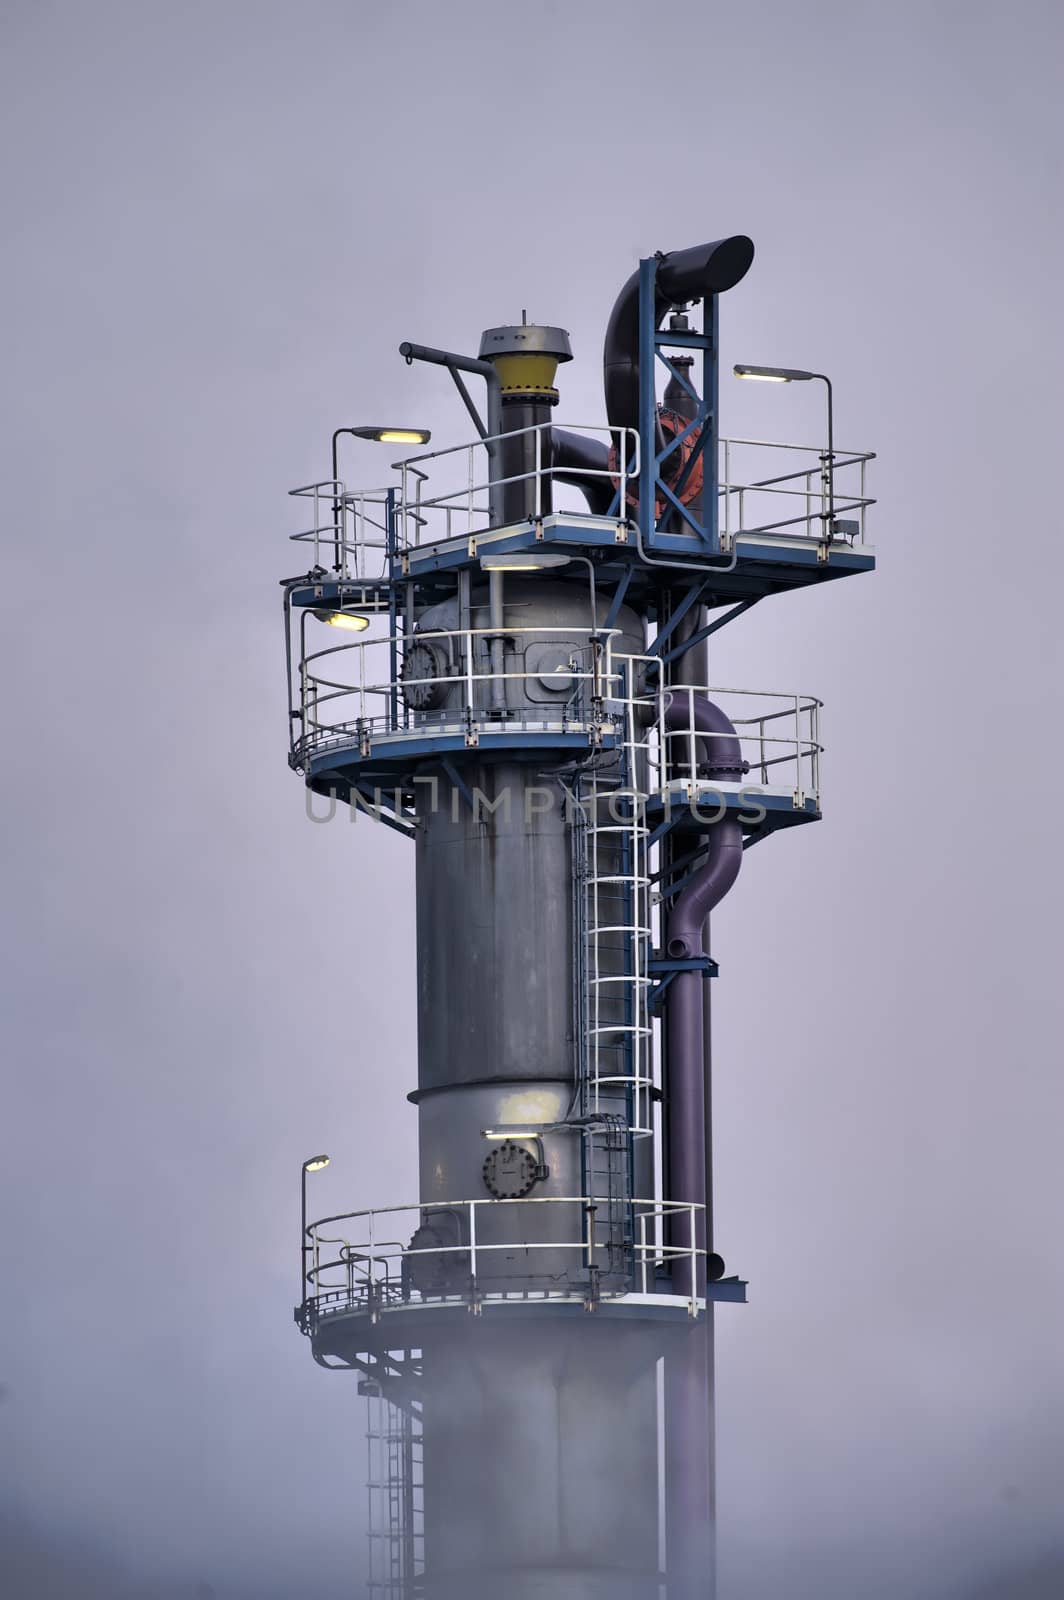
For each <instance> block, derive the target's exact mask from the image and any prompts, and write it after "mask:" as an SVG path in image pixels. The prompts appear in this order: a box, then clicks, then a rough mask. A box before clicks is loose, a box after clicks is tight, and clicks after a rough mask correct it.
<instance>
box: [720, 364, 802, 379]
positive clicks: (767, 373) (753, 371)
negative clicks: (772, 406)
mask: <svg viewBox="0 0 1064 1600" xmlns="http://www.w3.org/2000/svg"><path fill="white" fill-rule="evenodd" d="M732 371H733V372H734V373H735V376H736V377H737V378H760V379H761V380H762V381H763V382H764V383H806V382H807V381H808V380H809V379H810V378H818V377H819V376H820V374H819V373H818V372H803V371H802V369H801V368H800V367H748V366H744V365H742V364H741V363H740V364H739V365H738V366H735V367H733V368H732Z"/></svg>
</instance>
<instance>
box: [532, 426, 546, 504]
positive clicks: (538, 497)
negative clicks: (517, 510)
mask: <svg viewBox="0 0 1064 1600" xmlns="http://www.w3.org/2000/svg"><path fill="white" fill-rule="evenodd" d="M543 426H544V425H543V424H542V423H540V424H539V425H538V426H537V427H536V429H535V435H536V493H535V501H534V509H535V516H536V521H537V522H538V521H539V519H540V517H541V516H542V515H543V482H542V478H541V474H542V471H543Z"/></svg>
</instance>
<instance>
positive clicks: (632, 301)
mask: <svg viewBox="0 0 1064 1600" xmlns="http://www.w3.org/2000/svg"><path fill="white" fill-rule="evenodd" d="M752 259H753V245H752V243H751V242H750V240H749V239H747V238H745V237H743V236H736V237H732V238H728V239H724V240H721V241H718V242H716V243H712V244H706V245H700V246H697V247H695V248H692V249H685V250H680V251H674V252H668V253H661V252H659V253H658V254H656V255H654V256H651V257H649V258H648V259H646V260H644V261H642V262H640V264H639V267H638V270H637V271H636V272H635V273H633V275H632V276H631V277H630V278H629V279H628V281H627V282H626V283H625V285H624V287H623V289H622V290H621V292H620V294H619V296H618V297H617V300H616V303H615V304H614V306H613V309H612V312H611V314H610V317H609V321H608V326H607V331H606V340H605V358H604V375H605V402H606V403H605V413H606V420H605V422H604V423H596V424H593V425H590V426H584V427H574V426H571V427H568V428H561V427H558V426H556V425H555V423H554V421H553V416H554V408H555V406H556V405H557V403H558V398H559V396H558V390H557V389H556V388H555V379H556V376H557V369H558V367H559V365H560V364H561V363H564V362H566V361H568V360H570V359H571V351H570V345H569V338H568V335H567V334H566V333H565V332H564V331H563V330H562V329H561V328H558V327H544V326H538V325H533V324H530V323H528V322H527V321H526V320H525V318H524V315H523V314H522V320H521V322H520V323H515V324H514V325H513V326H508V327H498V328H489V329H488V330H487V332H485V333H484V334H483V336H482V338H481V342H480V350H479V354H478V356H477V357H476V358H473V357H470V356H465V355H459V354H455V353H452V352H450V351H445V350H437V349H431V348H428V347H425V346H422V345H416V344H403V345H401V346H400V352H401V354H402V355H403V356H404V357H405V358H406V360H407V362H408V363H428V364H431V365H434V366H436V367H442V368H445V369H447V371H448V372H449V374H450V376H451V378H452V379H453V380H454V384H455V387H456V389H457V393H458V396H459V398H460V400H461V402H462V404H463V405H464V407H465V410H466V411H467V412H468V414H469V416H470V418H471V419H472V424H473V427H474V428H475V435H476V436H475V437H474V438H473V439H472V442H470V443H464V444H459V445H455V446H453V447H451V448H448V449H442V450H426V449H424V448H419V449H416V450H415V451H414V453H412V454H409V455H407V456H406V457H405V458H404V459H403V460H401V461H398V462H396V463H395V464H394V466H393V468H392V469H391V471H392V477H391V480H390V482H389V484H388V485H387V486H386V487H384V488H381V489H373V490H362V489H352V488H350V487H349V486H348V485H347V484H346V483H344V482H343V481H341V480H340V477H339V474H338V468H337V446H338V441H339V440H340V439H341V437H342V436H343V434H344V433H346V432H353V433H356V434H361V435H362V436H363V437H371V438H377V439H381V440H383V441H384V442H386V443H388V442H393V443H401V442H408V443H411V444H414V445H422V446H423V445H424V444H426V443H427V442H428V436H427V434H422V433H419V432H418V431H417V430H408V429H402V428H351V429H338V430H337V434H336V435H334V437H333V465H332V476H331V477H330V478H329V479H326V480H323V481H319V482H317V483H314V484H310V485H305V486H303V487H302V488H300V489H298V490H294V491H293V493H294V494H296V495H298V496H300V497H301V498H302V499H304V500H306V501H308V502H311V503H312V506H313V522H312V526H311V527H310V528H309V529H307V530H306V531H304V532H302V533H299V534H297V535H295V536H294V537H295V538H296V540H297V541H298V547H299V548H300V550H301V551H302V552H305V555H306V557H307V558H308V559H309V568H308V570H307V571H305V572H304V573H302V574H301V575H300V576H298V577H295V578H292V579H289V580H287V581H286V582H285V584H284V594H285V623H286V635H287V642H288V662H289V688H290V710H291V728H292V737H291V752H290V761H291V765H292V766H293V767H294V768H295V769H296V770H297V771H299V772H300V773H302V774H303V775H304V777H305V780H306V783H307V785H308V786H309V788H310V789H311V790H312V791H314V793H315V794H316V795H318V796H325V797H329V798H328V800H327V801H326V802H325V803H326V804H327V805H333V806H336V805H343V806H354V807H356V808H358V809H359V810H360V811H364V812H365V813H366V814H367V815H371V816H373V817H375V818H376V819H378V820H379V821H380V822H381V823H382V824H385V825H387V826H388V827H391V828H395V829H397V830H398V831H399V832H401V833H403V834H404V835H406V836H407V837H409V839H410V840H411V841H412V844H413V848H414V851H415V856H416V872H417V996H418V1071H417V1082H416V1086H413V1085H412V1086H411V1093H410V1096H409V1098H410V1099H411V1100H412V1101H413V1102H414V1103H415V1104H416V1106H417V1109H418V1118H419V1156H420V1191H419V1194H418V1196H417V1198H416V1199H414V1200H413V1201H412V1202H411V1201H410V1198H409V1197H407V1203H406V1204H405V1205H396V1204H394V1203H392V1202H393V1201H394V1200H401V1199H402V1198H403V1197H402V1196H396V1197H393V1196H389V1195H385V1196H382V1197H381V1199H382V1202H383V1205H382V1207H381V1209H375V1210H372V1211H362V1212H352V1213H348V1214H346V1215H342V1216H332V1217H327V1218H324V1219H323V1220H321V1221H318V1222H313V1223H308V1220H307V1209H306V1196H307V1172H308V1171H311V1170H313V1168H314V1167H315V1166H316V1165H319V1164H324V1162H325V1160H326V1159H327V1158H326V1157H315V1158H311V1160H309V1161H308V1162H306V1163H304V1169H303V1215H302V1232H301V1240H300V1251H301V1278H302V1292H301V1300H300V1304H299V1306H298V1307H297V1310H296V1318H297V1321H298V1323H299V1326H300V1328H301V1329H302V1331H303V1332H304V1333H305V1334H306V1335H307V1336H308V1338H309V1339H310V1342H311V1346H312V1349H313V1353H314V1356H315V1359H316V1360H317V1361H319V1362H320V1363H321V1364H322V1365H324V1366H329V1367H339V1368H342V1369H347V1370H351V1369H354V1370H355V1371H356V1372H357V1373H358V1374H360V1378H359V1385H358V1386H359V1390H360V1392H361V1393H362V1394H363V1395H365V1396H367V1397H368V1401H369V1415H370V1424H369V1443H370V1512H371V1524H370V1560H369V1572H368V1578H367V1586H366V1591H365V1592H368V1593H370V1594H372V1595H382V1596H386V1597H389V1600H410V1597H413V1596H424V1597H426V1600H471V1597H474V1600H475V1597H479V1596H481V1595H484V1596H487V1595H489V1594H490V1595H492V1596H505V1597H506V1600H563V1597H564V1600H606V1597H609V1600H625V1597H629V1600H686V1597H691V1600H694V1597H696V1596H697V1597H699V1600H705V1597H707V1596H712V1594H713V1592H714V1550H713V1524H714V1461H713V1314H714V1307H715V1305H716V1304H717V1303H718V1302H721V1301H742V1300H744V1299H745V1290H746V1285H745V1284H744V1283H743V1282H742V1280H741V1279H739V1278H738V1277H733V1276H729V1275H727V1272H726V1268H725V1265H724V1262H723V1260H722V1259H721V1257H720V1256H719V1255H717V1254H716V1252H715V1242H714V1238H713V1227H712V1182H711V1139H710V1129H711V1095H710V1089H711V1055H710V991H711V987H712V982H713V979H714V978H715V976H716V972H717V967H716V963H715V961H714V960H713V957H712V955H711V953H710V946H709V941H708V930H709V918H710V914H711V912H712V911H713V909H714V907H715V906H716V905H718V904H719V902H720V901H721V899H722V898H723V896H724V895H725V894H727V892H728V890H729V889H730V888H731V887H732V885H733V883H734V882H735V880H736V877H737V875H738V873H739V870H740V867H741V863H742V859H743V854H744V851H745V850H747V849H749V848H750V847H752V846H753V845H755V844H757V843H758V842H760V841H761V840H764V839H765V838H767V836H768V835H769V834H770V833H773V832H775V831H777V830H779V829H782V828H791V827H794V826H796V825H798V824H800V823H808V822H813V821H816V820H817V819H818V818H819V816H820V742H819V712H820V702H819V701H818V700H817V699H816V698H814V697H812V696H804V695H801V694H796V693H792V692H786V693H780V692H773V693H761V692H760V691H753V690H727V691H724V690H714V689H712V688H711V687H709V684H708V670H707V644H706V642H707V640H708V639H709V637H710V636H711V635H712V634H713V633H715V632H716V631H718V630H719V629H721V628H723V627H724V626H726V625H727V624H730V623H732V622H733V621H734V620H735V619H736V618H738V617H740V616H741V615H742V614H743V613H744V612H745V611H747V610H748V609H749V608H750V607H751V606H753V605H755V604H758V603H759V602H760V601H762V600H763V599H765V598H766V597H768V596H773V595H779V594H783V593H786V592H787V591H789V590H791V589H795V588H798V587H800V586H802V585H805V584H811V583H823V582H826V581H828V580H830V579H834V578H838V577H843V576H845V575H847V574H850V573H856V572H864V571H868V570H870V569H871V568H872V566H873V564H874V558H873V555H872V552H871V550H870V548H869V547H868V546H867V545H866V543H865V541H864V523H865V512H866V508H867V507H868V506H869V505H870V504H871V503H872V502H871V501H870V500H869V499H868V497H867V495H866V493H865V469H866V464H867V462H868V461H869V460H870V459H871V457H870V454H869V453H867V452H852V451H851V452H841V451H838V450H837V449H836V448H835V446H834V438H833V433H832V431H831V426H830V422H829V429H828V435H827V447H826V448H825V447H823V446H815V447H797V446H795V447H791V446H783V445H774V444H773V445H768V444H764V443H756V442H753V441H749V440H727V439H724V438H721V437H720V436H719V432H718V423H717V414H718V405H717V392H718V371H717V359H718V354H717V353H718V342H717V319H718V301H719V297H720V295H722V294H723V293H725V292H726V291H727V290H730V289H732V288H733V287H734V286H735V285H736V284H737V283H739V281H740V280H741V279H742V278H743V277H744V276H745V274H746V272H747V270H748V269H749V267H750V264H751V261H752ZM736 370H737V371H738V372H740V374H741V375H745V376H754V377H765V378H775V379H776V380H778V381H788V380H795V379H804V378H809V377H816V376H820V375H819V374H811V373H807V372H804V371H797V370H794V369H765V368H746V369H736ZM474 379H475V380H477V381H476V383H475V384H474V383H473V382H472V380H474ZM481 385H483V389H482V390H481ZM659 389H662V390H663V392H662V393H661V395H660V398H659ZM827 397H828V405H829V418H830V403H831V391H830V385H829V386H828V391H827ZM364 838H365V836H364V834H360V835H356V836H354V840H353V843H352V844H350V845H348V846H347V848H348V849H349V850H352V851H357V850H358V849H359V848H360V844H359V841H360V840H363V841H364ZM368 1059H372V1058H371V1057H370V1058H368ZM363 1070H365V1071H367V1072H368V1071H371V1070H373V1068H372V1067H371V1066H369V1065H367V1066H366V1067H365V1068H364V1069H363ZM389 1072H390V1074H391V1068H389Z"/></svg>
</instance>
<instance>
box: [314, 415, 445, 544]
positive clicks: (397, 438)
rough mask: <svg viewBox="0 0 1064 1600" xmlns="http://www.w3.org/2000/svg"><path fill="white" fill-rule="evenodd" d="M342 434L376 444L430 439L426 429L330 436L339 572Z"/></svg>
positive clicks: (358, 430)
mask: <svg viewBox="0 0 1064 1600" xmlns="http://www.w3.org/2000/svg"><path fill="white" fill-rule="evenodd" d="M342 433H349V434H350V435H351V437H352V438H353V439H372V440H374V441H376V443H377V444H428V442H429V440H430V439H431V438H432V434H431V433H430V432H429V430H428V428H337V430H336V432H335V433H334V434H333V436H332V475H333V496H334V498H333V524H334V526H335V529H336V537H335V540H334V543H333V552H334V554H335V556H336V568H337V571H339V570H340V546H341V544H342V543H343V537H342V534H341V530H340V501H339V499H338V498H337V497H336V483H337V479H338V478H339V476H340V472H339V466H338V464H337V456H336V444H337V440H338V439H339V437H340V435H341V434H342Z"/></svg>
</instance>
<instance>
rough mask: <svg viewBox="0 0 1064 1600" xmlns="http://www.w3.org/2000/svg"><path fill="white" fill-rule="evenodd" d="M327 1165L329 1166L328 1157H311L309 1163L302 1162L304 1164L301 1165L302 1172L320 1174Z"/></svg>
mask: <svg viewBox="0 0 1064 1600" xmlns="http://www.w3.org/2000/svg"><path fill="white" fill-rule="evenodd" d="M328 1165H329V1157H328V1156H311V1158H310V1160H309V1161H304V1163H303V1171H304V1172H320V1171H321V1170H322V1168H323V1167H327V1166H328Z"/></svg>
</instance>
